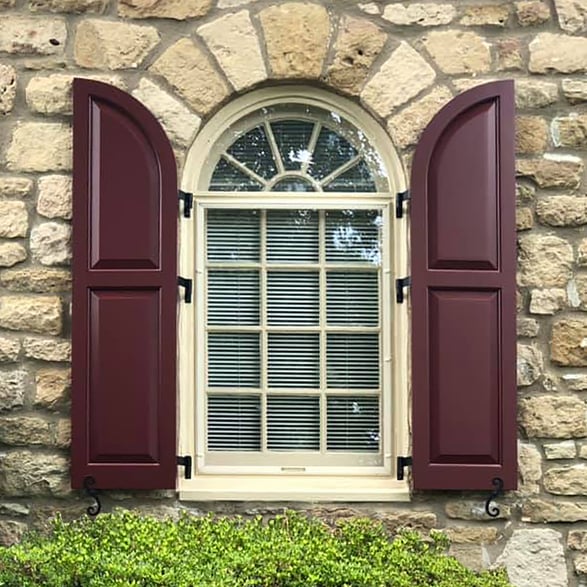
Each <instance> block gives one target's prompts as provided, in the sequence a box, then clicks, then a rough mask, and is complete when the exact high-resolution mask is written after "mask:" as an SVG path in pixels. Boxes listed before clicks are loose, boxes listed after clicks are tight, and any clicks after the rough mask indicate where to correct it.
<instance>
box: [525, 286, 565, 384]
mask: <svg viewBox="0 0 587 587" xmlns="http://www.w3.org/2000/svg"><path fill="white" fill-rule="evenodd" d="M563 293H564V292H563ZM542 368H543V365H542V353H541V352H540V351H539V350H538V349H537V348H536V347H535V346H531V345H525V344H518V365H517V371H518V387H526V386H528V385H532V384H533V383H534V382H535V381H537V380H538V378H539V377H540V375H541V374H542Z"/></svg>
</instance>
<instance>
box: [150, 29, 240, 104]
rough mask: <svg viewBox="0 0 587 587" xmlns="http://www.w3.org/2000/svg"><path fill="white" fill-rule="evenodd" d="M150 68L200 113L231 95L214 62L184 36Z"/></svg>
mask: <svg viewBox="0 0 587 587" xmlns="http://www.w3.org/2000/svg"><path fill="white" fill-rule="evenodd" d="M151 71H153V72H154V73H156V74H159V75H161V76H163V77H164V78H165V79H166V80H167V82H169V83H170V84H171V85H172V86H173V87H174V88H175V89H176V90H177V91H178V92H179V94H180V96H182V97H183V98H184V100H185V101H186V102H187V103H188V104H190V106H192V107H193V108H194V109H195V110H196V111H197V112H199V113H201V114H205V113H207V112H209V111H210V110H212V109H213V108H214V107H215V106H217V105H218V104H219V103H220V102H222V101H223V100H224V99H225V98H226V97H227V96H228V94H229V89H228V86H227V85H226V83H225V82H224V80H223V79H222V77H221V76H220V74H219V73H218V72H217V71H216V69H215V68H214V65H213V64H212V63H211V62H210V60H209V59H208V57H207V56H206V55H205V53H204V52H203V51H202V50H201V49H200V48H199V47H198V46H196V45H194V43H193V42H192V41H190V40H189V39H181V40H179V41H178V42H177V43H175V44H174V45H172V46H171V47H170V48H169V49H167V51H165V53H163V55H161V57H159V59H158V60H157V61H155V63H154V64H153V65H152V66H151Z"/></svg>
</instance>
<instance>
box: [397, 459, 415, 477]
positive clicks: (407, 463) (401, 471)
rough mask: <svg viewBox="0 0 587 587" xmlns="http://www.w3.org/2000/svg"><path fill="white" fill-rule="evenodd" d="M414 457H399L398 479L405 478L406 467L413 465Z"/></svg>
mask: <svg viewBox="0 0 587 587" xmlns="http://www.w3.org/2000/svg"><path fill="white" fill-rule="evenodd" d="M412 462H413V461H412V457H397V480H398V481H403V480H404V469H405V468H406V467H411V466H412Z"/></svg>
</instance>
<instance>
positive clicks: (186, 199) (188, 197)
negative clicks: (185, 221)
mask: <svg viewBox="0 0 587 587" xmlns="http://www.w3.org/2000/svg"><path fill="white" fill-rule="evenodd" d="M177 197H178V198H179V199H180V200H183V215H184V218H190V217H191V215H192V208H193V207H194V196H193V194H190V193H189V192H184V191H182V190H179V192H178V194H177Z"/></svg>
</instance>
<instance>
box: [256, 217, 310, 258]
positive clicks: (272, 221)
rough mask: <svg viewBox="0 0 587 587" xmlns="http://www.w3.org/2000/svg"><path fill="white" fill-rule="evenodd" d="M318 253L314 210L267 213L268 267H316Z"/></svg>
mask: <svg viewBox="0 0 587 587" xmlns="http://www.w3.org/2000/svg"><path fill="white" fill-rule="evenodd" d="M318 252H319V247H318V213H317V212H316V211H315V210H268V211H267V262H268V263H317V262H318V258H319V253H318Z"/></svg>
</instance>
